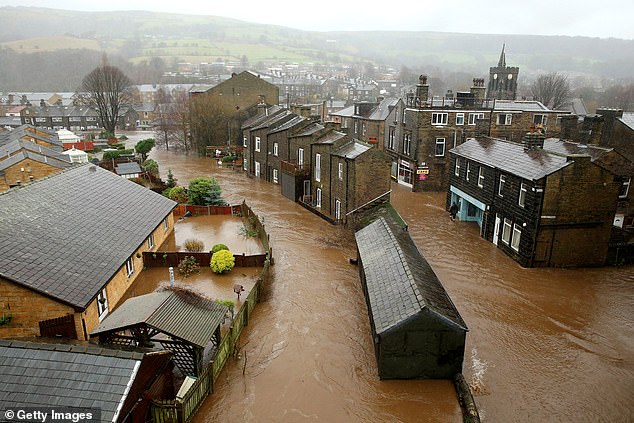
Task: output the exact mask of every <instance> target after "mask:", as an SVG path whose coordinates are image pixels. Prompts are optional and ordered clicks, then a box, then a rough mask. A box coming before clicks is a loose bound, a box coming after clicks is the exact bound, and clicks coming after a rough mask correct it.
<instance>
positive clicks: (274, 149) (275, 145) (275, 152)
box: [273, 142, 279, 157]
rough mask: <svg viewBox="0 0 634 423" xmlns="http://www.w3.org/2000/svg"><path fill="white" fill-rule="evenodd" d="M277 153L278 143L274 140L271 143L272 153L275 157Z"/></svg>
mask: <svg viewBox="0 0 634 423" xmlns="http://www.w3.org/2000/svg"><path fill="white" fill-rule="evenodd" d="M278 153H279V146H278V144H277V143H276V142H274V143H273V155H274V156H275V157H277V155H278Z"/></svg>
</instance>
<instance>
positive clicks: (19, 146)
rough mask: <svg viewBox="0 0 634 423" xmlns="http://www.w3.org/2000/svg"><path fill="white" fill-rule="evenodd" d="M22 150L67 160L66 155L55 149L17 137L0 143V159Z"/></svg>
mask: <svg viewBox="0 0 634 423" xmlns="http://www.w3.org/2000/svg"><path fill="white" fill-rule="evenodd" d="M22 150H26V151H28V152H32V153H36V154H38V155H40V156H46V157H49V158H53V159H57V160H61V161H66V162H67V161H68V156H64V155H63V154H62V153H60V152H59V151H57V150H53V149H52V148H49V147H46V146H43V145H40V144H36V143H34V142H30V141H23V140H22V139H19V138H18V139H16V140H13V141H9V142H8V143H6V144H2V145H0V160H5V159H6V158H9V157H11V156H13V155H14V154H16V153H17V152H19V151H22Z"/></svg>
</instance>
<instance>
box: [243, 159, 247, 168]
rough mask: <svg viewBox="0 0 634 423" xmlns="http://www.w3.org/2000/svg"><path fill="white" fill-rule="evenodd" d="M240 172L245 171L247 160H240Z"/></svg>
mask: <svg viewBox="0 0 634 423" xmlns="http://www.w3.org/2000/svg"><path fill="white" fill-rule="evenodd" d="M242 170H247V159H242Z"/></svg>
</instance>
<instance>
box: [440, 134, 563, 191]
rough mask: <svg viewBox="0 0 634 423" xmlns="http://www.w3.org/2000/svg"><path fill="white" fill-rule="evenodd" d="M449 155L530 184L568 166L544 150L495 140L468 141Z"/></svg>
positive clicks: (560, 156)
mask: <svg viewBox="0 0 634 423" xmlns="http://www.w3.org/2000/svg"><path fill="white" fill-rule="evenodd" d="M450 152H451V153H454V154H457V155H459V156H462V157H466V158H468V159H470V160H474V161H476V162H479V163H482V164H484V165H487V166H490V167H493V168H498V169H500V170H503V171H505V172H508V173H511V174H513V175H517V176H520V177H522V178H524V179H528V180H531V181H535V180H538V179H541V178H543V177H544V176H546V175H550V174H551V173H553V172H556V171H558V170H560V169H563V168H564V167H566V166H567V165H568V164H570V162H568V160H567V159H566V157H565V156H562V155H560V154H555V153H551V152H548V151H546V150H543V149H535V150H524V146H523V145H522V144H517V143H513V142H510V141H505V140H499V139H494V138H477V139H476V138H469V139H467V141H466V142H464V143H463V144H460V145H459V146H457V147H454V148H453V149H451V150H450Z"/></svg>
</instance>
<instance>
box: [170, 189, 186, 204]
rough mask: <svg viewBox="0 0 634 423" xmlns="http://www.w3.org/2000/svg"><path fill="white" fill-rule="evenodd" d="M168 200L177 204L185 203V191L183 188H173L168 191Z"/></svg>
mask: <svg viewBox="0 0 634 423" xmlns="http://www.w3.org/2000/svg"><path fill="white" fill-rule="evenodd" d="M169 198H170V200H174V201H176V202H177V203H179V204H184V203H187V190H185V188H183V187H174V188H172V189H170V192H169Z"/></svg>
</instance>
